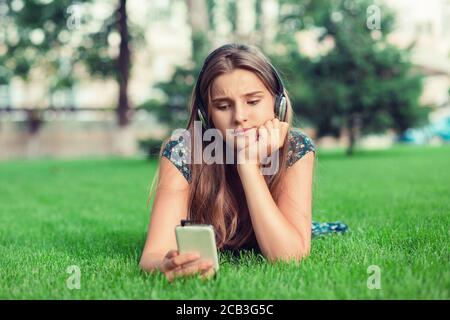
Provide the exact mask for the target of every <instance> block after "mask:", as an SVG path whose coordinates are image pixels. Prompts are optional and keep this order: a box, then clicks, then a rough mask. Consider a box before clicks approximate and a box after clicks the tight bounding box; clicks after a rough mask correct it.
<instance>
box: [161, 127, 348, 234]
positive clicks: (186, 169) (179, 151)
mask: <svg viewBox="0 0 450 320" xmlns="http://www.w3.org/2000/svg"><path fill="white" fill-rule="evenodd" d="M288 141H289V149H288V155H287V157H288V160H287V166H288V167H291V166H292V165H293V164H294V163H295V162H297V161H298V160H299V159H301V158H302V157H303V156H304V155H305V154H307V153H308V152H310V151H313V152H314V153H315V152H316V146H315V145H314V143H313V141H312V140H311V138H310V137H308V135H306V134H305V133H304V132H302V131H301V130H299V129H297V128H291V129H290V132H289V135H288ZM187 149H188V148H187V145H186V143H185V141H184V137H183V136H179V137H178V138H176V139H172V140H169V141H168V142H167V143H166V144H165V146H164V148H163V152H162V156H164V157H166V158H167V159H169V160H170V161H171V162H172V163H173V164H174V165H175V167H177V169H178V170H179V171H180V172H181V173H182V174H183V176H184V177H185V178H186V180H187V181H188V182H189V183H190V182H191V169H190V165H189V164H188V161H187V159H189V157H190V153H189V152H190V150H187ZM347 230H348V226H347V225H346V224H345V223H343V222H340V221H337V222H312V230H311V232H312V236H313V237H317V236H323V235H327V234H342V233H345V232H347Z"/></svg>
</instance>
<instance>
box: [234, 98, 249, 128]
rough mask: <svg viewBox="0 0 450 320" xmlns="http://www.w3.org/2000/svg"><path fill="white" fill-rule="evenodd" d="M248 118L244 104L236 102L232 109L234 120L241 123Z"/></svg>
mask: <svg viewBox="0 0 450 320" xmlns="http://www.w3.org/2000/svg"><path fill="white" fill-rule="evenodd" d="M247 120H248V114H247V110H246V108H245V106H243V105H242V104H239V103H238V104H236V106H235V109H234V121H235V122H236V123H243V122H246V121H247Z"/></svg>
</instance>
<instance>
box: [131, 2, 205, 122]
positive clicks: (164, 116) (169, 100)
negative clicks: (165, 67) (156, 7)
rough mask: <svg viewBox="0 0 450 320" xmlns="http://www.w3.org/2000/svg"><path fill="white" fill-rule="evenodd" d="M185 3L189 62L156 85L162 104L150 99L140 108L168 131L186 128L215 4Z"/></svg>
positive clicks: (178, 67)
mask: <svg viewBox="0 0 450 320" xmlns="http://www.w3.org/2000/svg"><path fill="white" fill-rule="evenodd" d="M184 1H185V3H186V7H187V8H188V20H189V24H190V26H191V30H192V33H191V43H192V51H191V61H190V62H189V63H188V64H187V65H180V66H177V67H176V68H175V71H174V73H173V75H172V77H171V78H170V79H169V80H168V81H163V82H159V83H157V84H155V88H158V89H161V91H162V92H163V93H164V95H165V100H164V101H161V102H160V101H158V100H155V99H150V100H149V101H147V102H145V103H143V104H141V105H140V106H139V107H140V108H144V109H146V110H148V111H150V112H152V113H153V114H155V115H156V116H157V118H158V120H159V121H160V122H162V123H165V124H167V125H168V126H169V129H170V131H172V130H173V129H176V128H181V127H184V126H186V123H187V120H188V119H187V117H188V114H189V113H188V106H189V103H190V99H191V93H192V89H193V87H194V85H195V80H196V78H197V76H198V74H199V73H200V68H201V66H202V61H203V59H204V58H205V57H206V55H207V54H208V51H209V49H210V44H211V42H210V40H209V39H208V31H209V29H210V25H211V23H212V22H211V21H212V20H211V19H210V17H211V14H210V12H211V10H212V8H213V5H214V3H213V1H211V2H208V3H207V2H206V1H205V0H184ZM199 12H201V13H202V14H199Z"/></svg>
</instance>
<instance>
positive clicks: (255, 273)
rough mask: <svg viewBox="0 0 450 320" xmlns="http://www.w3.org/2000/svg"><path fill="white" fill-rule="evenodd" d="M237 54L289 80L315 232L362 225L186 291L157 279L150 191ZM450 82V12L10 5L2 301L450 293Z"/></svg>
mask: <svg viewBox="0 0 450 320" xmlns="http://www.w3.org/2000/svg"><path fill="white" fill-rule="evenodd" d="M227 42H243V43H248V44H252V45H256V46H258V47H259V48H261V49H262V51H263V52H264V53H265V54H266V55H267V56H269V57H270V59H271V60H272V62H273V63H274V65H275V66H276V67H277V69H278V70H279V72H280V74H281V76H282V78H283V80H284V82H285V86H286V87H287V90H288V92H289V94H290V97H291V99H292V101H293V107H294V111H295V114H296V119H295V121H294V125H295V126H296V127H298V128H300V129H301V130H303V131H304V132H305V133H307V134H308V135H309V136H310V137H311V138H312V139H313V142H314V144H315V145H316V146H317V149H318V153H317V164H316V167H317V170H316V174H315V181H314V200H313V204H314V206H313V219H314V220H315V221H337V220H341V221H344V222H346V223H347V224H348V225H349V227H350V231H349V232H348V233H347V234H346V235H344V236H343V237H327V238H324V239H314V240H313V245H312V248H313V249H312V254H311V256H310V257H309V258H308V259H306V260H305V261H303V262H302V263H301V264H300V265H297V264H295V263H286V264H280V265H270V264H268V263H266V262H265V261H262V260H260V259H259V257H257V256H253V255H251V254H250V255H244V256H243V257H241V259H240V260H237V261H235V260H233V259H232V258H231V257H225V256H224V257H223V259H222V261H223V268H222V270H221V274H220V277H219V278H218V279H217V280H214V281H211V282H209V283H206V284H205V283H202V282H199V281H198V279H186V281H184V280H183V281H180V282H178V283H176V284H174V285H168V284H167V283H166V282H165V279H163V278H162V277H161V276H160V275H155V276H150V275H146V274H143V273H142V272H140V271H139V268H138V261H139V257H140V252H141V250H142V247H143V243H144V240H145V235H146V228H147V225H148V221H149V214H150V208H148V207H146V200H147V197H148V191H149V185H150V183H151V181H152V179H153V177H154V174H155V172H156V169H157V167H158V159H157V155H158V152H159V149H160V147H161V143H162V141H163V139H165V138H167V137H168V136H169V135H170V133H171V132H172V130H174V129H176V128H183V127H185V126H186V123H187V116H188V112H187V110H188V104H189V99H190V94H191V91H192V88H193V85H194V82H195V79H196V76H197V75H198V72H199V70H200V67H201V63H202V61H203V59H204V58H205V57H206V55H207V54H208V53H209V52H210V51H211V50H213V49H214V48H215V47H218V46H220V45H222V44H224V43H227ZM449 88H450V1H448V0H433V1H427V2H425V1H406V0H394V1H351V0H338V1H298V0H296V1H294V0H241V1H235V0H230V1H225V0H211V1H207V0H155V1H146V2H144V1H136V0H135V1H131V0H128V1H126V0H117V1H104V0H93V1H68V0H63V1H51V0H33V1H31V0H30V1H25V0H12V1H9V0H8V1H7V0H0V298H6V299H10V298H16V299H17V298H18V299H22V298H37V299H45V298H50V299H58V298H65V299H71V298H94V299H95V298H107V299H108V298H138V299H139V298H142V299H149V298H150V299H170V298H179V299H191V298H239V299H241V298H247V299H253V298H268V299H277V298H287V299H312V298H319V299H329V298H338V299H349V298H351V299H358V298H388V299H389V298H392V299H397V298H405V299H417V298H424V299H448V298H449V288H450V274H449V258H450V255H449V249H448V248H449V247H450V246H449V242H450V241H449V225H450V224H449V211H450V205H449V199H448V195H449V194H450V192H449V191H450V185H449V181H450V179H449V178H450V177H449V176H450V173H449V170H448V164H449V163H450V162H449V160H450V153H449V151H450V150H449V145H448V141H449V140H450V102H449V101H450V100H449V92H450V91H449ZM74 270H75V271H76V272H75V274H74ZM77 270H78V271H79V274H78V273H77V272H78V271H77ZM374 272H375V273H377V275H378V276H379V279H380V281H381V282H380V283H381V286H380V287H374V286H373V285H371V281H372V280H373V275H374ZM77 275H78V276H79V277H78V278H79V280H80V282H79V284H80V286H79V287H77V286H75V287H73V286H71V285H70V284H71V283H72V282H73V280H74V276H77ZM371 277H372V278H371ZM75 278H76V277H75ZM242 280H245V281H242ZM236 283H239V285H236Z"/></svg>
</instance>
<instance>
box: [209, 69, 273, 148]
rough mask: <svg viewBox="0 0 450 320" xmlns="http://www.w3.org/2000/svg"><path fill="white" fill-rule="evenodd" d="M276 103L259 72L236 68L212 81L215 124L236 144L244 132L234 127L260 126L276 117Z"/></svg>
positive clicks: (211, 112)
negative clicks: (258, 74)
mask: <svg viewBox="0 0 450 320" xmlns="http://www.w3.org/2000/svg"><path fill="white" fill-rule="evenodd" d="M274 104H275V99H274V97H273V96H272V94H271V93H270V91H269V90H268V89H267V88H266V86H265V85H264V83H263V82H262V81H261V80H260V79H259V78H258V76H257V75H256V74H254V73H253V72H251V71H248V70H245V69H234V70H233V71H231V72H229V73H225V74H222V75H220V76H218V77H217V78H215V79H214V81H213V82H212V85H211V104H210V105H209V106H208V111H209V112H210V115H211V118H212V122H213V123H214V126H215V128H216V129H218V130H219V131H220V132H221V133H222V136H223V137H224V139H225V138H226V141H227V143H229V142H233V147H234V148H235V147H236V139H245V136H244V135H237V136H235V135H234V131H235V130H236V131H239V130H240V129H249V128H255V127H259V126H261V125H263V124H264V123H265V122H266V121H268V120H272V119H273V118H275V112H274ZM227 129H228V130H227ZM246 140H248V139H246ZM246 140H245V141H246ZM243 145H244V146H245V145H246V143H244V144H243Z"/></svg>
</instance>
